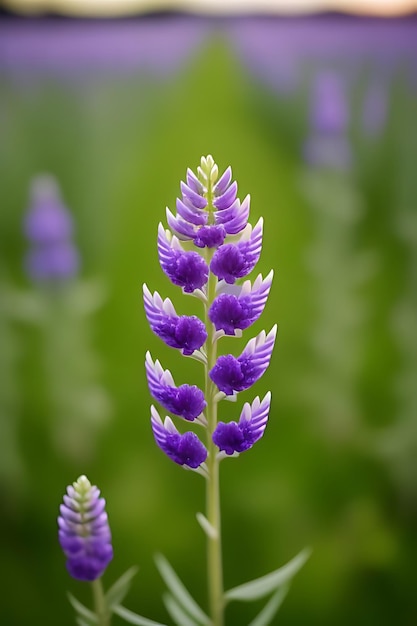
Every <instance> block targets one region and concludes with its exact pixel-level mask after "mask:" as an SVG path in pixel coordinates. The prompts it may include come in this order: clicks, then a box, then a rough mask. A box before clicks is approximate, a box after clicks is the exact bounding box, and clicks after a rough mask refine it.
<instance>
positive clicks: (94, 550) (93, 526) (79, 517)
mask: <svg viewBox="0 0 417 626" xmlns="http://www.w3.org/2000/svg"><path fill="white" fill-rule="evenodd" d="M99 495H100V491H99V490H98V489H97V487H95V486H92V485H91V483H90V481H89V480H88V479H87V478H86V477H85V476H80V477H79V479H78V480H77V481H76V482H75V483H73V485H72V486H69V487H68V488H67V495H64V504H61V507H60V512H61V515H60V516H59V517H58V526H59V543H60V544H61V547H62V549H63V551H64V553H65V555H66V557H67V569H68V571H69V573H70V575H71V576H72V577H73V578H76V579H78V580H86V581H91V580H96V578H99V577H100V576H101V575H102V574H103V572H104V570H105V569H106V567H107V565H108V564H109V563H110V561H111V560H112V558H113V548H112V544H111V534H110V528H109V524H108V520H107V513H106V512H105V510H104V507H105V500H104V499H103V498H100V497H99Z"/></svg>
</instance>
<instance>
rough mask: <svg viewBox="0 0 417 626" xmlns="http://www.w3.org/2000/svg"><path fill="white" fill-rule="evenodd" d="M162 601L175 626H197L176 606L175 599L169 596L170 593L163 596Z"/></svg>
mask: <svg viewBox="0 0 417 626" xmlns="http://www.w3.org/2000/svg"><path fill="white" fill-rule="evenodd" d="M163 601H164V604H165V607H166V610H167V611H168V613H169V614H170V616H171V617H172V619H173V620H174V622H175V624H176V625H177V626H197V622H195V621H194V620H193V619H191V617H189V616H188V615H187V613H186V612H185V611H184V610H183V608H182V607H181V606H180V605H179V604H178V602H177V601H176V600H175V598H174V597H173V596H171V594H170V593H165V594H164V596H163Z"/></svg>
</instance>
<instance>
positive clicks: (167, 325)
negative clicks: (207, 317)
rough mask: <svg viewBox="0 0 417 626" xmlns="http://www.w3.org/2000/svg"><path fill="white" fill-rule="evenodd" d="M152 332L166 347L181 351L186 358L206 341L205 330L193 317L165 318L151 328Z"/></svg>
mask: <svg viewBox="0 0 417 626" xmlns="http://www.w3.org/2000/svg"><path fill="white" fill-rule="evenodd" d="M152 330H153V331H154V333H155V334H156V335H158V337H160V338H161V339H162V341H164V342H165V343H166V344H167V346H170V347H171V348H178V349H179V350H182V352H183V354H184V355H186V356H189V355H190V354H192V353H193V352H194V350H199V349H200V348H201V346H202V345H203V344H204V342H205V340H206V339H207V332H206V328H205V326H204V324H203V322H202V321H201V320H199V319H198V317H196V316H195V315H190V316H187V315H181V316H180V317H166V318H164V319H162V320H161V322H160V323H159V324H158V325H156V324H155V325H154V326H152Z"/></svg>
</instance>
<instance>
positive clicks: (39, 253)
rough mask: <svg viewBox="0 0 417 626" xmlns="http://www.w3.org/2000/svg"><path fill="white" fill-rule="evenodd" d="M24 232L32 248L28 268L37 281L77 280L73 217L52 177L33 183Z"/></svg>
mask: <svg viewBox="0 0 417 626" xmlns="http://www.w3.org/2000/svg"><path fill="white" fill-rule="evenodd" d="M24 232H25V235H26V237H27V239H28V241H29V244H30V249H29V251H28V253H27V255H26V257H25V268H26V271H27V273H28V275H29V276H30V277H31V278H32V279H33V280H35V281H39V282H48V281H58V282H59V281H64V280H66V279H69V278H72V277H73V276H75V274H76V273H77V271H78V267H79V255H78V251H77V249H76V247H75V245H74V244H73V242H72V232H73V222H72V217H71V214H70V213H69V211H68V209H67V208H66V207H65V206H64V205H63V203H62V200H61V197H60V192H59V188H58V185H57V183H56V181H55V180H54V179H53V178H52V177H50V176H46V175H43V176H38V177H36V178H35V179H34V180H33V183H32V187H31V202H30V207H29V210H28V212H27V214H26V216H25V219H24Z"/></svg>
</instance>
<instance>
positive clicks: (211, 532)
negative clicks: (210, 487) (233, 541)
mask: <svg viewBox="0 0 417 626" xmlns="http://www.w3.org/2000/svg"><path fill="white" fill-rule="evenodd" d="M196 517H197V521H198V523H199V524H200V526H201V528H202V529H203V530H204V532H205V533H206V535H207V537H211V538H212V539H216V538H217V530H216V529H215V528H214V526H213V525H212V524H210V522H209V521H208V519H207V517H206V516H205V515H203V514H202V513H197V515H196Z"/></svg>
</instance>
